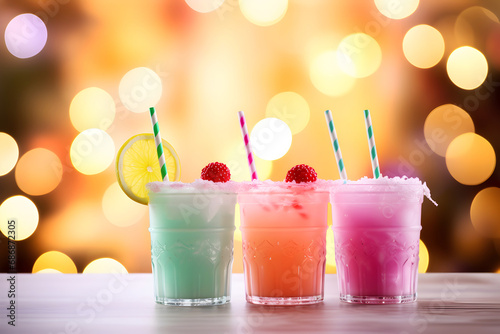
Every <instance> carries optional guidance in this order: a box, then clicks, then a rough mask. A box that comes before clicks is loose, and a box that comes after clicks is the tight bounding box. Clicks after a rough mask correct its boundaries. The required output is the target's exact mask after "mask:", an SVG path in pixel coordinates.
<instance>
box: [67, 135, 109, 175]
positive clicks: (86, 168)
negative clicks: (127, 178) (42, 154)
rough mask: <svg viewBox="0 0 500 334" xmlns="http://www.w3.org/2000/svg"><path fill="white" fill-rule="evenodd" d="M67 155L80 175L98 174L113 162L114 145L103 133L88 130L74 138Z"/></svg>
mask: <svg viewBox="0 0 500 334" xmlns="http://www.w3.org/2000/svg"><path fill="white" fill-rule="evenodd" d="M69 154H70V158H71V163H72V164H73V166H74V167H75V169H76V170H78V171H79V172H80V173H82V174H86V175H93V174H98V173H101V172H102V171H104V170H105V169H106V168H108V167H109V165H111V162H113V159H114V155H115V144H114V142H113V139H112V138H111V137H110V136H109V135H108V134H107V133H106V132H105V131H103V130H100V129H88V130H85V131H83V132H81V133H80V134H78V136H76V138H75V139H74V140H73V143H72V144H71V148H70V151H69Z"/></svg>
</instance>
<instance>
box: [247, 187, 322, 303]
mask: <svg viewBox="0 0 500 334" xmlns="http://www.w3.org/2000/svg"><path fill="white" fill-rule="evenodd" d="M281 184H283V182H281ZM271 189H273V185H269V184H268V185H267V186H266V185H263V184H260V185H258V186H257V187H255V188H254V189H252V190H251V191H248V192H242V193H240V194H239V195H238V203H239V205H240V216H241V227H240V229H241V233H242V241H243V267H244V278H245V290H246V299H247V301H248V302H250V303H253V304H262V305H304V304H315V303H319V302H321V301H322V300H323V298H324V292H323V291H324V278H325V264H326V257H325V256H326V230H327V228H328V223H327V214H328V201H329V195H328V192H327V191H317V190H314V189H311V188H310V187H309V186H304V187H302V186H300V185H294V186H289V187H288V188H287V187H286V186H283V187H282V189H279V188H274V190H271Z"/></svg>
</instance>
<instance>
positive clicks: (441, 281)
mask: <svg viewBox="0 0 500 334" xmlns="http://www.w3.org/2000/svg"><path fill="white" fill-rule="evenodd" d="M15 276H16V299H15V302H16V304H15V305H16V322H15V323H16V327H12V326H9V325H8V324H7V321H9V318H8V317H7V313H8V311H7V310H6V307H7V305H8V303H9V301H10V299H9V298H8V297H7V292H8V290H9V286H8V284H7V283H8V282H7V278H9V277H10V275H9V274H0V296H1V297H0V304H1V305H0V307H1V309H0V333H2V334H3V333H43V334H50V333H52V334H60V333H75V334H76V333H117V334H125V333H139V334H143V333H245V334H250V333H280V332H282V333H333V332H335V333H401V334H402V333H444V334H458V333H472V334H478V333H496V334H497V333H500V274H486V273H484V274H483V273H481V274H477V273H467V274H465V273H461V274H451V273H447V274H420V276H419V286H418V301H417V302H416V303H410V304H402V305H351V304H346V303H342V302H340V301H339V299H338V289H337V278H336V276H335V275H327V277H326V284H325V300H324V302H323V303H320V304H317V305H308V306H287V307H284V306H282V307H269V306H256V305H251V304H248V303H247V302H246V301H245V298H244V296H245V293H244V286H243V275H242V274H233V278H232V279H233V284H232V301H231V303H229V304H226V305H222V306H210V307H174V306H163V305H158V304H156V303H155V302H154V301H153V293H152V291H153V287H152V285H153V277H152V275H151V274H126V275H112V274H109V275H108V274H74V275H69V274H17V275H15Z"/></svg>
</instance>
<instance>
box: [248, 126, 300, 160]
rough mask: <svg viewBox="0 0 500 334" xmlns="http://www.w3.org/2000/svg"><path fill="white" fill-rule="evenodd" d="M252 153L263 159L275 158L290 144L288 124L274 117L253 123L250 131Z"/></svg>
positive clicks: (290, 136) (286, 150) (285, 150)
mask: <svg viewBox="0 0 500 334" xmlns="http://www.w3.org/2000/svg"><path fill="white" fill-rule="evenodd" d="M250 143H251V145H252V150H253V153H254V154H255V155H256V156H258V157H259V158H261V159H263V160H277V159H279V158H281V157H283V156H284V155H285V154H286V152H288V150H289V149H290V146H292V131H291V130H290V128H289V127H288V125H287V124H286V123H285V122H284V121H282V120H280V119H278V118H274V117H269V118H264V119H263V120H261V121H259V122H258V123H257V124H255V126H254V128H253V130H252V132H251V133H250Z"/></svg>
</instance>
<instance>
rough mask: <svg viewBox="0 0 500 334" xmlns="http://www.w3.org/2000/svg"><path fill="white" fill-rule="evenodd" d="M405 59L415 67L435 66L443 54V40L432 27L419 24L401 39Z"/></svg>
mask: <svg viewBox="0 0 500 334" xmlns="http://www.w3.org/2000/svg"><path fill="white" fill-rule="evenodd" d="M403 52H404V55H405V57H406V59H407V60H408V61H409V62H410V64H412V65H413V66H415V67H418V68H430V67H433V66H435V65H436V64H437V63H439V61H440V60H441V58H443V54H444V39H443V36H442V35H441V33H440V32H439V31H438V30H437V29H436V28H434V27H431V26H429V25H427V24H421V25H418V26H415V27H413V28H411V29H410V30H408V32H407V33H406V35H405V37H404V39H403Z"/></svg>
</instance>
